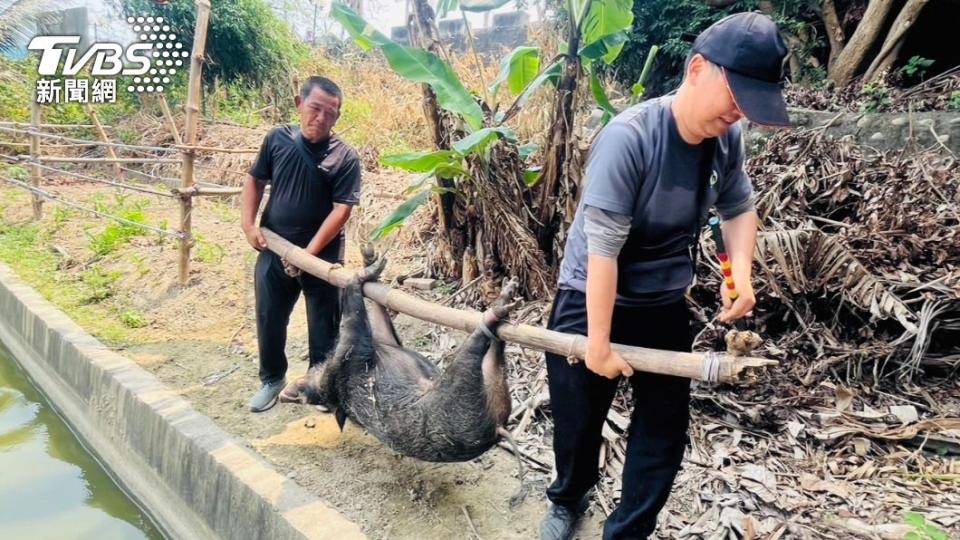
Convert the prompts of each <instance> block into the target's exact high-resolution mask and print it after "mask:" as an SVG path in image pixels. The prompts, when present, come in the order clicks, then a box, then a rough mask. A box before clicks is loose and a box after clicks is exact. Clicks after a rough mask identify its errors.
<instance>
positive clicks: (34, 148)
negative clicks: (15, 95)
mask: <svg viewBox="0 0 960 540" xmlns="http://www.w3.org/2000/svg"><path fill="white" fill-rule="evenodd" d="M40 116H41V114H40V104H39V103H37V96H36V95H34V96H33V101H31V102H30V125H31V127H32V128H33V130H34V131H36V130H37V128H38V126H39V125H40ZM30 157H31V158H32V159H34V160H37V159H39V158H40V136H39V135H31V136H30ZM42 178H43V171H41V170H40V167H38V166H36V165H33V166H32V167H30V185H32V186H33V187H34V188H36V189H40V181H41V179H42ZM41 218H43V197H41V196H40V195H38V194H37V193H34V194H33V219H34V220H36V221H40V219H41Z"/></svg>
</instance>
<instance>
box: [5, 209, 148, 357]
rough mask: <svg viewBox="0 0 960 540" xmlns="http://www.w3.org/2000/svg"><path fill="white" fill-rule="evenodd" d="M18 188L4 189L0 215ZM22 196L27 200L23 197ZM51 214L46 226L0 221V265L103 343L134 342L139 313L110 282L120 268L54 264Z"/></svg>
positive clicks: (143, 322)
mask: <svg viewBox="0 0 960 540" xmlns="http://www.w3.org/2000/svg"><path fill="white" fill-rule="evenodd" d="M15 195H22V194H21V193H20V192H17V191H12V190H10V191H6V192H4V193H3V197H2V199H3V204H2V205H0V216H2V215H3V211H4V210H5V207H6V206H7V205H10V204H12V202H11V199H14V198H19V199H24V198H23V197H14V196H15ZM24 200H26V199H24ZM58 227H59V224H57V223H56V218H55V219H54V221H53V222H51V223H47V224H37V223H34V222H19V223H11V222H5V221H0V263H3V264H6V265H7V266H9V267H10V268H11V269H12V270H13V271H14V272H15V273H16V274H17V276H19V278H20V280H21V281H23V282H24V283H25V284H27V285H29V286H30V287H32V288H34V289H35V290H36V291H37V292H39V293H40V295H41V296H43V297H44V298H46V299H47V300H49V301H51V302H52V303H54V304H56V305H57V307H59V308H60V309H61V310H63V311H64V312H65V313H66V314H67V315H68V316H69V317H70V318H71V319H73V320H74V321H75V322H76V323H77V324H79V325H80V326H82V327H83V328H85V329H87V330H88V331H89V332H90V333H92V334H93V335H95V336H96V337H97V338H99V339H100V340H102V341H104V342H105V343H107V344H111V345H118V344H131V343H136V342H138V341H139V338H138V337H137V332H136V331H135V329H137V328H142V327H144V326H146V319H145V317H144V316H143V314H142V313H140V312H139V311H136V310H132V309H128V308H126V307H125V306H122V305H121V300H120V299H118V298H117V297H116V294H115V293H116V291H115V284H116V282H117V280H118V279H119V278H120V277H121V272H118V271H113V270H109V269H107V268H105V267H104V266H102V264H93V265H90V266H89V267H88V268H86V269H84V270H82V271H74V272H70V271H64V270H61V269H60V268H59V264H60V257H59V255H58V254H57V253H56V252H55V251H53V250H52V249H51V248H50V245H51V240H52V234H53V232H54V231H55V230H56V229H57V228H58Z"/></svg>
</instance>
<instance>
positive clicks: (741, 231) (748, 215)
mask: <svg viewBox="0 0 960 540" xmlns="http://www.w3.org/2000/svg"><path fill="white" fill-rule="evenodd" d="M758 223H759V219H758V218H757V212H756V211H754V210H750V211H747V212H743V213H742V214H740V215H738V216H736V217H734V218H731V219H729V220H726V221H724V223H723V240H724V243H725V244H726V246H727V251H728V252H729V255H730V266H731V272H732V273H733V283H734V286H735V287H736V290H737V293H738V294H739V296H737V299H736V301H734V302H731V301H730V297H729V296H728V295H729V292H728V291H727V288H726V287H725V286H723V285H722V284H721V288H720V290H721V291H722V293H721V298H722V300H723V310H722V311H721V313H720V317H719V319H720V322H723V323H727V322H730V321H734V320H736V319H739V318H740V317H743V316H744V315H746V314H747V313H748V312H749V311H750V310H751V309H753V306H754V304H756V302H757V301H756V297H755V296H754V293H753V285H752V284H751V282H750V276H751V273H752V270H753V249H754V247H755V246H756V245H757V225H758Z"/></svg>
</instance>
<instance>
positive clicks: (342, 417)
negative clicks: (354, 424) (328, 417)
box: [333, 407, 347, 431]
mask: <svg viewBox="0 0 960 540" xmlns="http://www.w3.org/2000/svg"><path fill="white" fill-rule="evenodd" d="M333 416H335V417H336V419H337V425H338V426H340V431H343V425H344V424H346V423H347V413H345V412H343V409H342V408H340V407H337V410H336V411H334V413H333Z"/></svg>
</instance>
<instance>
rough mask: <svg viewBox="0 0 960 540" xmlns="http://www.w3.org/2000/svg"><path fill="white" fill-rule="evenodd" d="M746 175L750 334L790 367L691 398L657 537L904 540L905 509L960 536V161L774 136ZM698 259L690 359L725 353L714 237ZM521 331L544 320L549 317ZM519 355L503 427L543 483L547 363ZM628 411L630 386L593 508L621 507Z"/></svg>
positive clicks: (612, 424)
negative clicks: (754, 241) (757, 231)
mask: <svg viewBox="0 0 960 540" xmlns="http://www.w3.org/2000/svg"><path fill="white" fill-rule="evenodd" d="M748 169H749V170H748V172H749V173H750V174H751V176H752V178H753V179H754V184H755V186H756V192H757V196H758V202H757V207H758V211H759V213H760V215H761V217H762V220H763V228H764V231H763V232H762V233H761V236H760V239H759V241H758V249H757V254H756V258H755V268H754V275H755V288H756V293H757V299H758V301H757V307H756V309H755V316H754V317H753V318H752V320H751V321H750V322H749V323H748V326H750V327H751V329H753V330H755V331H757V332H759V333H760V334H761V335H762V336H763V337H764V338H765V340H766V342H765V345H764V346H763V347H762V348H761V349H760V350H759V351H758V356H764V357H767V358H773V359H777V360H779V361H780V367H779V368H778V369H776V370H775V371H773V372H771V373H768V374H766V375H764V376H762V377H761V379H760V380H759V381H758V382H757V383H756V384H753V385H745V386H740V387H733V386H713V385H707V384H701V383H695V384H694V388H693V399H692V419H691V428H690V448H689V451H688V454H687V456H686V459H685V461H684V468H683V470H682V471H681V473H680V476H679V477H678V480H677V482H676V484H675V487H674V491H673V495H672V496H671V499H670V501H669V502H668V506H667V508H666V510H665V511H664V512H663V513H662V514H661V518H660V525H659V529H658V532H657V534H658V537H660V538H703V539H721V538H828V537H829V538H837V537H844V538H903V537H904V535H905V534H906V533H907V532H910V531H913V530H915V528H914V526H913V525H910V524H908V523H907V518H905V517H904V515H905V512H910V511H912V512H918V513H920V514H922V515H923V516H924V518H923V519H925V520H926V523H927V524H928V525H930V526H934V527H938V528H940V529H942V530H944V531H946V533H947V535H948V537H955V536H958V535H960V484H958V482H960V461H958V460H957V456H958V455H960V382H958V380H957V378H956V377H955V372H956V368H957V366H958V365H960V217H958V214H957V212H958V207H960V181H958V177H960V165H958V163H957V161H956V160H955V159H954V158H952V157H949V156H947V157H944V156H943V155H941V154H937V153H934V152H929V151H922V150H921V149H916V148H907V149H904V150H902V151H898V152H888V153H885V154H884V153H878V152H876V151H873V150H871V149H869V148H865V147H860V146H857V145H854V144H852V143H850V142H847V141H831V140H826V139H825V138H824V134H823V132H822V131H819V130H807V131H794V132H784V133H780V134H777V135H774V136H773V137H771V138H770V139H769V140H768V141H767V143H766V147H765V149H764V150H763V151H762V152H760V153H759V154H758V155H757V156H756V157H755V158H754V159H752V160H751V161H750V163H749V164H748ZM701 248H702V255H701V257H700V262H699V269H698V284H697V285H696V286H695V287H694V288H693V289H692V291H691V294H690V301H691V304H692V306H693V308H694V313H695V317H696V318H697V319H698V321H697V332H698V335H697V342H696V345H695V348H696V349H698V350H705V349H715V350H719V349H722V348H723V335H724V333H725V332H726V330H727V328H725V327H722V326H721V325H719V324H718V323H716V322H715V319H714V317H715V315H716V309H717V300H716V298H717V291H718V289H719V286H720V280H719V269H718V267H717V265H716V263H715V258H714V256H713V243H712V241H711V240H709V239H708V238H702V239H701ZM518 318H519V319H520V320H523V321H524V322H527V323H532V324H537V323H542V322H543V321H545V318H546V306H544V305H543V303H538V304H529V305H528V306H527V308H526V309H525V310H524V312H523V313H520V314H518ZM508 352H509V353H510V354H511V356H512V358H513V359H514V361H512V362H511V363H510V364H511V370H512V372H511V387H512V391H513V392H514V403H515V406H514V413H513V417H512V419H511V424H510V425H509V428H510V430H511V431H512V432H513V434H514V436H515V437H516V438H517V440H518V443H519V444H520V447H521V452H522V453H523V454H525V456H526V457H527V458H528V459H527V461H528V463H529V464H530V465H531V466H532V467H533V468H534V469H539V470H545V469H547V468H548V467H550V466H551V465H552V454H551V450H550V448H551V442H552V441H551V437H552V423H551V421H550V416H549V395H548V392H547V386H546V373H545V370H544V368H543V362H542V357H541V356H540V355H539V354H537V353H534V352H532V351H522V350H520V348H519V347H516V346H511V347H509V348H508ZM630 403H631V398H630V396H629V389H628V388H627V387H626V386H624V387H623V391H622V392H621V393H620V394H619V395H618V396H617V398H616V400H615V402H614V406H613V409H612V410H611V412H610V414H609V416H608V418H607V422H606V425H605V426H604V429H603V436H604V446H603V452H602V455H601V467H602V470H603V474H602V478H601V481H600V484H599V486H598V490H597V492H596V495H595V497H594V501H595V505H594V507H593V508H594V510H593V511H595V512H597V511H599V512H604V513H608V512H609V511H610V510H612V508H613V507H614V505H615V504H616V503H617V499H618V496H619V490H620V478H621V475H622V469H623V460H624V454H625V447H626V440H625V438H624V437H625V435H626V433H627V432H628V430H629V417H630V411H631V407H630V405H629V404H630Z"/></svg>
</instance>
